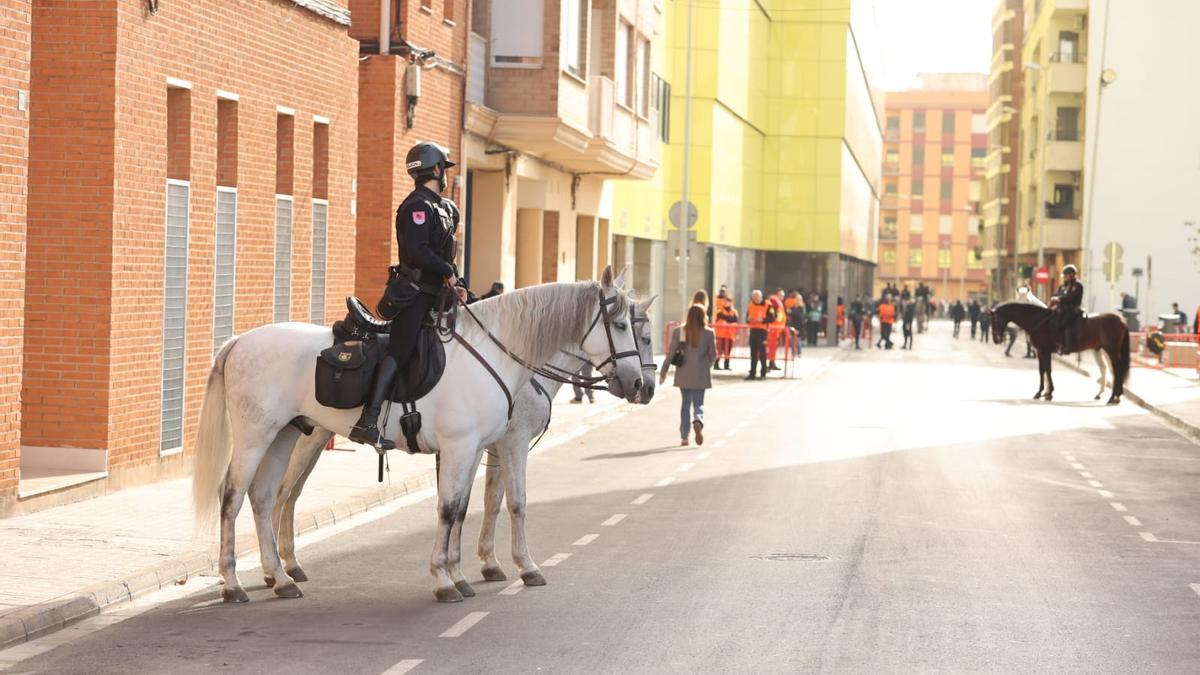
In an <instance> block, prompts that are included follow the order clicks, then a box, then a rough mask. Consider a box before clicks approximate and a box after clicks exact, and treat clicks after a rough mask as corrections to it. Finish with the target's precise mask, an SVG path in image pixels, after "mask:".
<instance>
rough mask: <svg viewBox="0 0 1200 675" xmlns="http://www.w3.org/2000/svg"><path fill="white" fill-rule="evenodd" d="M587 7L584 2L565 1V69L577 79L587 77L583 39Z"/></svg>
mask: <svg viewBox="0 0 1200 675" xmlns="http://www.w3.org/2000/svg"><path fill="white" fill-rule="evenodd" d="M586 7H587V5H585V4H584V0H563V3H562V13H563V68H564V69H566V70H567V71H569V72H571V73H572V74H574V75H576V76H577V77H586V76H587V74H586V72H585V71H584V53H583V47H584V44H585V41H584V39H583V34H584V30H585V28H586V26H587V11H586Z"/></svg>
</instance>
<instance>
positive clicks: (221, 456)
mask: <svg viewBox="0 0 1200 675" xmlns="http://www.w3.org/2000/svg"><path fill="white" fill-rule="evenodd" d="M236 342H237V337H236V336H235V337H232V338H230V339H229V340H228V341H227V342H226V343H225V345H224V346H223V347H221V351H219V352H217V357H216V358H215V359H213V365H212V369H211V370H209V371H208V388H207V389H206V390H205V391H204V404H203V405H202V406H201V407H200V428H199V429H198V431H197V433H196V457H195V465H194V470H193V473H192V506H193V510H194V514H195V518H196V532H202V531H204V530H205V529H207V527H208V526H209V525H210V524H211V523H212V522H213V517H214V516H215V515H216V513H217V504H218V502H219V500H220V496H221V486H222V485H223V484H224V483H225V474H226V473H227V472H228V470H229V459H230V457H231V456H232V454H233V448H232V446H231V445H230V443H229V416H228V414H227V411H226V409H225V361H226V360H228V359H229V352H231V351H232V350H233V346H234V344H235V343H236Z"/></svg>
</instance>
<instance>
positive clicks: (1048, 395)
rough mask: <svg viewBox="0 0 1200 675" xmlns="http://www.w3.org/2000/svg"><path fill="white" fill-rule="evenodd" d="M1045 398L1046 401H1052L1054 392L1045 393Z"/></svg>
mask: <svg viewBox="0 0 1200 675" xmlns="http://www.w3.org/2000/svg"><path fill="white" fill-rule="evenodd" d="M1045 398H1046V400H1047V401H1053V400H1054V394H1046V396H1045Z"/></svg>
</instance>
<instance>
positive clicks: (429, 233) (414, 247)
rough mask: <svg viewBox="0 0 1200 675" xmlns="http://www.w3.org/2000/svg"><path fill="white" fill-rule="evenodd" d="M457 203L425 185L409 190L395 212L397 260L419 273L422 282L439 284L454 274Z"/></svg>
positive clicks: (456, 271) (456, 272) (455, 269)
mask: <svg viewBox="0 0 1200 675" xmlns="http://www.w3.org/2000/svg"><path fill="white" fill-rule="evenodd" d="M458 218H459V212H458V206H456V205H455V204H454V202H452V201H450V200H449V199H445V198H443V197H442V196H441V195H439V194H438V193H436V192H434V191H433V190H430V189H429V188H427V187H425V186H420V187H418V188H417V189H415V190H413V191H412V193H411V194H409V195H408V197H407V198H405V200H404V202H403V203H401V204H400V208H399V209H398V210H397V211H396V241H397V242H398V243H399V247H400V263H401V264H402V265H406V266H408V267H410V268H412V269H413V270H414V271H416V272H417V273H418V274H419V275H420V280H421V282H422V283H423V284H435V285H436V284H441V283H442V280H443V279H445V278H446V277H448V276H452V275H453V276H457V275H458V270H457V268H456V267H455V266H454V255H455V253H456V251H455V248H456V244H455V240H454V235H455V233H456V232H457V230H458Z"/></svg>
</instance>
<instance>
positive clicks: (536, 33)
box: [392, 0, 544, 68]
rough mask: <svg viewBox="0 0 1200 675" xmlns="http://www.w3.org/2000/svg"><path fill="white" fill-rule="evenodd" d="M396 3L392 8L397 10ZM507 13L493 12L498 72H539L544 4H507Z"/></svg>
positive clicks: (512, 0)
mask: <svg viewBox="0 0 1200 675" xmlns="http://www.w3.org/2000/svg"><path fill="white" fill-rule="evenodd" d="M399 5H400V3H399V2H393V3H392V7H394V8H395V7H398V6H399ZM504 5H505V7H504V11H502V12H492V13H491V14H492V25H491V31H490V32H489V33H488V34H489V35H490V36H491V53H492V65H493V66H494V67H498V68H537V67H539V66H541V65H542V33H543V31H542V30H540V28H539V30H529V27H530V26H539V27H540V26H541V25H542V21H543V16H544V14H543V10H544V7H543V0H505V3H504Z"/></svg>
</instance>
